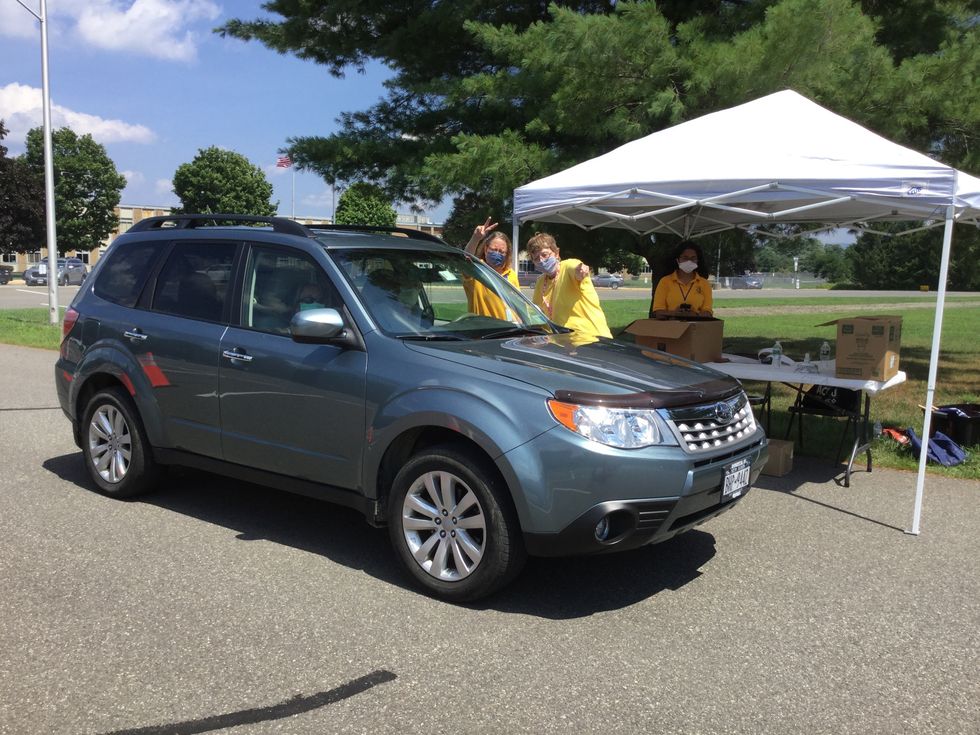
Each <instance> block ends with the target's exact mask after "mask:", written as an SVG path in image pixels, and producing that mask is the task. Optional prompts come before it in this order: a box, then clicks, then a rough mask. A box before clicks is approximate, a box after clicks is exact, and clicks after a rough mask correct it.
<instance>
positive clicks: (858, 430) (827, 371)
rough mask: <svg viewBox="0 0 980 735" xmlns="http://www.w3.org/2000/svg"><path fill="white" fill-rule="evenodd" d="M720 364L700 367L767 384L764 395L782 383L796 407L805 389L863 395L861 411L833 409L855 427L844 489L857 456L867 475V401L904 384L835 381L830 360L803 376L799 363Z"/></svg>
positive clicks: (732, 360)
mask: <svg viewBox="0 0 980 735" xmlns="http://www.w3.org/2000/svg"><path fill="white" fill-rule="evenodd" d="M722 360H724V361H723V362H708V363H704V365H705V366H706V367H710V368H712V369H714V370H717V371H719V372H722V373H725V374H726V375H730V376H732V377H733V378H737V379H738V380H752V381H757V382H763V383H767V384H769V385H767V393H768V392H769V388H770V387H771V384H772V383H782V384H783V385H786V386H788V387H790V388H792V389H793V390H795V391H796V395H797V398H796V403H795V404H794V405H795V406H797V407H799V406H801V402H802V398H803V395H804V394H805V393H806V390H807V388H808V387H809V386H812V385H827V386H836V387H838V388H847V389H849V390H858V391H861V392H862V393H863V394H864V402H863V403H864V405H863V408H862V406H861V402H860V401H859V402H858V408H857V409H856V410H853V411H852V410H845V409H843V408H840V407H836V408H838V410H839V413H838V415H839V416H841V417H845V418H848V420H851V421H854V424H855V436H854V446H853V447H852V448H851V455H850V458H849V459H848V461H847V467H846V468H845V470H844V487H850V484H851V471H852V468H853V466H854V460H855V458H856V457H857V456H858V455H859V454H860V453H861V452H865V453H866V454H867V459H868V472H871V438H872V437H871V432H870V431H869V430H868V421H869V417H870V415H871V399H872V397H874V396H876V395H878V394H879V393H881V392H882V391H885V390H888V389H889V388H894V387H895V386H896V385H901V384H902V383H904V382H905V380H906V376H905V373H904V372H902V371H899V372H898V373H896V374H895V375H894V376H892V377H891V378H890V379H889V380H886V381H878V380H858V379H854V378H838V377H836V376H835V375H834V372H835V368H836V365H835V361H834V360H821V361H817V362H812V363H810V365H811V366H813V367H814V368H816V372H805V371H803V370H801V367H802V365H803V363H796V364H793V365H785V364H784V365H778V366H777V365H765V364H763V363H760V362H759V361H758V360H753V359H752V358H747V357H742V356H740V355H727V354H725V355H722ZM799 413H801V414H802V413H803V411H799ZM798 418H799V420H800V421H802V420H803V416H802V415H800V416H799V417H798ZM767 429H768V427H767ZM845 431H846V427H845ZM838 454H839V452H838Z"/></svg>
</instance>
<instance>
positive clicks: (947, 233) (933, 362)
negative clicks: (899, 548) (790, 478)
mask: <svg viewBox="0 0 980 735" xmlns="http://www.w3.org/2000/svg"><path fill="white" fill-rule="evenodd" d="M952 244H953V207H952V206H949V207H946V227H945V229H944V230H943V255H942V259H941V261H940V265H939V295H938V297H937V298H936V317H935V320H934V322H933V327H932V352H930V353H929V380H928V382H927V383H926V402H925V407H926V415H925V418H924V419H923V420H922V451H920V452H919V474H918V476H917V477H916V480H915V509H914V510H913V512H912V527H911V528H910V529H908V530H906V533H909V534H912V535H915V536H918V535H919V519H920V517H921V516H922V491H923V488H924V486H925V481H926V462H927V461H928V454H929V451H928V445H929V431H930V429H931V428H932V406H933V400H934V398H935V395H936V374H937V373H938V372H939V339H940V337H941V336H942V330H943V309H944V308H945V306H946V277H947V275H948V274H949V254H950V250H951V249H952Z"/></svg>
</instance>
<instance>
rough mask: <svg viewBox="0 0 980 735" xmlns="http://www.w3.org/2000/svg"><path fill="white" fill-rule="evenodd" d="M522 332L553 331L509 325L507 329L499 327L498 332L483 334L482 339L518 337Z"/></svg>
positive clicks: (540, 333) (543, 332)
mask: <svg viewBox="0 0 980 735" xmlns="http://www.w3.org/2000/svg"><path fill="white" fill-rule="evenodd" d="M522 334H534V335H538V336H540V335H542V334H551V332H545V331H544V330H542V329H540V328H533V327H508V328H507V329H498V330H497V331H496V332H489V333H487V334H484V335H481V336H480V339H499V338H500V337H517V336H519V335H522Z"/></svg>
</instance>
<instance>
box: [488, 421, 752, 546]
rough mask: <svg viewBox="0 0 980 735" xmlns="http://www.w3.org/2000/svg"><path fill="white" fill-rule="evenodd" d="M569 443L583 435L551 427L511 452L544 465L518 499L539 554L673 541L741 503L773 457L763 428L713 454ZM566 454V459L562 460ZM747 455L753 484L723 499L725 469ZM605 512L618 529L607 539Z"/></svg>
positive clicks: (527, 536) (523, 482) (524, 481)
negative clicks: (602, 528) (601, 535)
mask: <svg viewBox="0 0 980 735" xmlns="http://www.w3.org/2000/svg"><path fill="white" fill-rule="evenodd" d="M566 442H572V443H575V442H576V438H575V435H573V434H572V433H571V432H567V431H561V432H546V434H545V435H543V436H542V437H538V439H536V440H534V441H532V442H529V443H528V444H527V445H525V446H524V447H522V448H519V449H518V450H515V452H514V453H511V454H512V455H515V456H511V457H509V459H510V461H511V462H519V463H522V464H523V463H528V464H531V465H537V466H536V467H535V468H534V469H535V471H534V472H528V471H527V470H525V471H524V472H521V473H520V480H518V482H519V484H520V486H521V489H522V492H521V493H520V494H519V497H515V504H516V505H517V506H518V514H519V515H520V517H521V525H522V529H523V535H524V543H525V546H526V548H527V550H528V553H530V554H531V555H533V556H569V555H577V554H602V553H608V552H613V551H624V550H626V549H633V548H636V547H639V546H643V545H646V544H652V543H659V542H661V541H665V540H666V539H668V538H671V537H672V536H675V535H677V534H678V533H681V532H683V531H686V530H689V529H691V528H693V527H694V526H697V525H699V524H701V523H704V522H705V521H707V520H708V519H710V518H713V517H715V516H717V515H719V514H721V513H724V512H725V511H727V510H729V509H730V508H732V507H734V506H735V505H736V504H737V503H738V502H739V500H741V498H742V497H744V496H745V495H746V494H747V492H748V490H749V488H750V487H751V485H752V483H754V482H755V481H756V479H757V478H758V476H759V474H760V473H761V472H762V468H763V467H764V466H765V463H766V460H767V459H768V456H769V448H768V441H767V440H766V438H765V435H764V433H763V432H762V431H757V432H755V433H754V435H753V436H752V437H751V438H750V439H749V440H748V441H745V442H742V443H741V445H740V446H739V447H737V448H735V449H733V450H732V451H728V452H719V453H715V454H713V455H711V454H709V456H704V455H701V456H698V455H692V454H690V453H688V452H685V451H684V450H682V449H681V448H680V447H677V446H673V447H657V448H651V449H648V450H640V451H635V452H625V451H616V450H609V449H608V448H601V447H597V446H596V445H595V444H594V443H592V444H591V446H589V445H588V444H586V445H582V446H578V447H576V448H573V447H570V446H565V447H564V448H563V451H560V450H559V445H561V444H564V443H566ZM532 455H533V457H534V458H533V459H532ZM558 457H561V458H562V461H561V462H560V464H554V463H553V462H552V460H553V459H557V458H558ZM743 459H745V460H748V462H749V465H750V469H749V486H748V487H746V488H745V490H744V491H743V492H742V494H741V495H740V496H739V497H737V498H734V499H729V500H724V501H723V499H722V484H723V482H724V477H725V470H726V468H727V467H730V466H731V465H732V464H734V463H736V462H739V461H740V460H743ZM518 466H521V464H518ZM525 466H527V465H525ZM528 469H530V467H528ZM505 474H506V473H505ZM515 479H516V478H515ZM508 480H509V478H508ZM511 487H514V485H513V484H511ZM604 516H609V522H610V531H609V534H608V537H607V538H606V539H604V540H599V539H597V538H596V536H595V528H596V524H597V523H598V522H599V521H600V519H602V518H603V517H604Z"/></svg>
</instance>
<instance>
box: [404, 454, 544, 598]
mask: <svg viewBox="0 0 980 735" xmlns="http://www.w3.org/2000/svg"><path fill="white" fill-rule="evenodd" d="M388 501H389V502H388V530H389V535H390V537H391V542H392V545H393V546H394V547H395V551H396V553H397V554H398V557H399V559H400V560H401V562H402V564H403V565H404V566H405V568H406V569H407V570H408V573H409V574H410V575H411V576H412V578H413V579H414V580H415V582H416V583H417V584H419V585H420V586H421V587H422V588H423V589H424V590H425V591H426V592H428V593H430V594H432V595H434V596H436V597H440V598H442V599H444V600H449V601H452V602H467V601H471V600H476V599H479V598H481V597H486V596H487V595H489V594H491V593H493V592H495V591H496V590H498V589H500V588H501V587H503V586H504V585H506V584H507V583H508V582H510V581H511V580H512V579H513V578H514V577H515V576H517V574H518V573H519V572H520V570H521V568H522V567H523V566H524V561H525V559H526V558H527V554H526V551H525V549H524V543H523V540H522V539H521V534H520V524H519V523H518V520H517V513H516V511H515V510H514V507H513V504H512V502H511V499H510V497H509V495H508V494H507V492H506V490H505V489H504V488H502V487H501V485H500V481H499V480H498V479H497V477H496V473H494V472H493V471H492V470H491V469H490V468H489V466H488V463H487V461H486V460H485V459H483V458H481V457H479V456H477V455H476V454H475V453H473V452H468V451H466V450H465V449H462V448H459V447H454V446H451V445H444V446H436V447H431V448H429V449H427V450H425V451H424V452H422V453H421V454H417V455H415V456H413V457H412V459H410V460H409V461H408V462H407V463H406V464H405V465H404V466H403V467H402V468H401V470H400V471H399V472H398V474H397V475H396V477H395V480H394V483H393V484H392V490H391V494H390V496H389V499H388ZM461 505H462V506H463V507H462V510H460V506H461ZM454 511H456V512H455V513H454Z"/></svg>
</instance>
